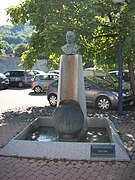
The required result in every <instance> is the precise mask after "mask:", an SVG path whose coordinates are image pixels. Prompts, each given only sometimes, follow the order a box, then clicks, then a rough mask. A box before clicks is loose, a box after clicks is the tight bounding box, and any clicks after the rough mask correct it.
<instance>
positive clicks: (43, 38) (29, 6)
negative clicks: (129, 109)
mask: <svg viewBox="0 0 135 180" xmlns="http://www.w3.org/2000/svg"><path fill="white" fill-rule="evenodd" d="M134 9H135V3H133V2H132V0H127V1H126V2H125V3H124V5H123V6H122V8H121V15H120V16H119V15H118V14H117V6H115V5H114V4H113V3H112V1H111V0H110V1H106V0H94V1H92V0H87V1H86V0H26V1H25V2H24V3H20V4H19V5H17V6H12V7H10V8H9V9H8V10H7V13H8V14H9V15H10V20H11V22H12V23H14V24H16V23H18V24H19V23H22V24H24V23H26V22H27V21H29V22H30V24H31V25H32V26H33V27H35V31H34V33H33V35H32V37H31V39H30V42H29V49H28V50H27V51H26V52H25V53H24V54H23V56H22V59H23V60H22V64H23V65H24V66H25V67H26V66H27V67H32V66H33V64H34V63H35V61H36V59H37V58H38V57H39V56H42V57H47V58H48V59H49V60H48V64H49V65H50V64H51V65H52V64H53V65H55V66H58V65H59V56H60V55H61V53H62V51H61V46H63V45H64V44H65V34H66V32H67V31H68V30H73V31H74V32H75V34H76V39H77V43H78V44H80V45H81V48H80V50H79V53H80V54H81V55H82V56H83V62H84V63H86V62H87V61H88V60H89V59H92V60H93V61H94V63H95V64H96V65H97V66H98V67H102V68H104V69H106V70H109V69H114V68H116V67H117V66H118V57H117V56H118V55H117V54H118V46H117V45H118V34H119V33H121V36H122V39H123V45H122V47H123V63H124V65H128V66H129V70H130V75H131V76H132V75H133V72H132V70H133V64H134V61H135V56H134V54H135V52H134V51H135V45H134V43H135V39H134V38H135V31H134V29H135V14H134ZM131 76H130V77H131ZM133 77H134V76H133ZM131 83H132V84H131V86H132V90H133V91H134V92H135V85H133V81H131ZM134 84H135V83H134Z"/></svg>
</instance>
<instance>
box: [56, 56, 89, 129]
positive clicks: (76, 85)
mask: <svg viewBox="0 0 135 180" xmlns="http://www.w3.org/2000/svg"><path fill="white" fill-rule="evenodd" d="M63 100H69V101H70V100H74V101H76V102H78V104H79V105H80V108H81V110H82V112H83V115H84V125H83V131H86V129H87V110H86V98H85V88H84V76H83V67H82V56H81V55H78V54H74V55H67V54H64V55H61V56H60V76H59V85H58V101H57V106H59V104H60V102H61V101H63Z"/></svg>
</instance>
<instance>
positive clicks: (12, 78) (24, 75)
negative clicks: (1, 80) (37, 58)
mask: <svg viewBox="0 0 135 180" xmlns="http://www.w3.org/2000/svg"><path fill="white" fill-rule="evenodd" d="M4 74H5V76H6V77H7V78H8V79H9V83H10V86H18V87H20V88H22V87H24V86H31V82H32V79H33V78H34V75H35V74H34V72H33V71H29V70H26V71H25V70H11V71H7V72H5V73H4Z"/></svg>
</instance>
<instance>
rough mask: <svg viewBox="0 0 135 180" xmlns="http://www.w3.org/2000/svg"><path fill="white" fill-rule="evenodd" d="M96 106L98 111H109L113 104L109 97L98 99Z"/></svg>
mask: <svg viewBox="0 0 135 180" xmlns="http://www.w3.org/2000/svg"><path fill="white" fill-rule="evenodd" d="M96 106H97V108H98V109H101V110H108V109H110V108H111V102H110V100H109V99H108V98H107V97H105V96H101V97H99V98H98V99H97V101H96Z"/></svg>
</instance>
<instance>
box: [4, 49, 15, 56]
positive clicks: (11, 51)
mask: <svg viewBox="0 0 135 180" xmlns="http://www.w3.org/2000/svg"><path fill="white" fill-rule="evenodd" d="M6 56H7V57H15V56H14V51H13V50H12V49H8V50H7V51H6Z"/></svg>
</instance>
